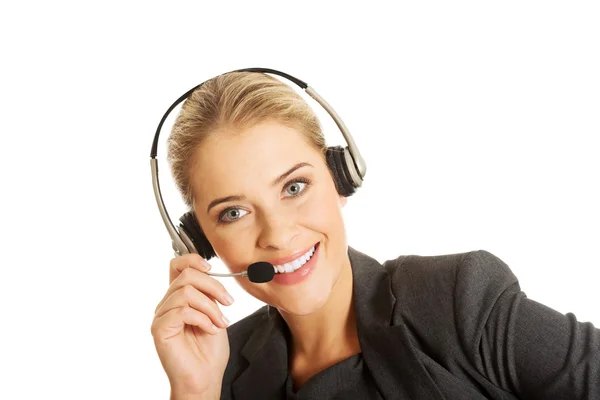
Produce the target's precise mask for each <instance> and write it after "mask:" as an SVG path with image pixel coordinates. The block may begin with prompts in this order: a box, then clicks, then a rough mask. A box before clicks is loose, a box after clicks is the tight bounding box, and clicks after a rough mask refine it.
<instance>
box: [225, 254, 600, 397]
mask: <svg viewBox="0 0 600 400" xmlns="http://www.w3.org/2000/svg"><path fill="white" fill-rule="evenodd" d="M348 254H349V257H350V263H351V265H352V272H353V282H354V293H353V296H354V301H355V310H356V318H357V328H358V338H359V342H360V345H361V350H362V355H363V360H364V363H365V366H366V367H367V368H368V370H369V372H370V373H371V375H372V376H373V378H374V380H375V383H376V385H377V387H378V389H379V391H380V393H381V395H382V397H383V398H385V399H435V400H442V399H448V400H459V399H460V400H466V399H544V400H551V399H596V400H600V330H599V329H596V328H595V327H594V325H592V323H590V322H586V323H583V322H578V321H577V320H576V318H575V316H574V315H573V314H572V313H568V314H566V315H563V314H561V313H559V312H557V311H555V310H553V309H551V308H548V307H546V306H544V305H542V304H540V303H537V302H535V301H533V300H530V299H528V298H527V297H526V295H525V293H524V292H522V291H521V289H520V287H519V283H518V280H517V278H516V277H515V275H514V274H513V273H512V272H511V270H510V268H509V267H508V266H507V265H506V264H505V263H504V262H503V261H502V260H500V259H499V258H498V257H496V256H494V255H493V254H491V253H489V252H487V251H485V250H478V251H471V252H468V253H459V254H449V255H440V256H417V255H408V256H400V257H398V258H397V259H395V260H388V261H385V262H384V263H383V265H382V264H380V263H379V262H378V261H376V260H375V259H373V258H371V257H369V256H367V255H365V254H362V253H360V252H358V251H356V250H354V249H353V248H351V247H349V248H348ZM284 324H285V321H283V319H282V318H281V316H280V314H279V312H278V311H277V310H276V309H274V308H272V307H270V306H268V305H267V306H264V307H262V308H260V309H259V310H257V311H256V312H254V313H253V314H252V315H249V316H248V317H246V318H244V319H242V320H240V321H238V322H236V323H235V324H232V325H231V326H230V327H229V328H228V334H229V342H230V347H231V353H230V354H231V355H230V359H229V363H228V365H227V368H226V370H225V375H224V377H223V386H222V394H221V398H222V399H236V400H239V399H252V400H254V399H261V400H268V399H283V398H284V393H285V387H284V384H285V381H286V378H287V373H288V368H287V362H288V359H287V358H288V357H287V344H286V340H285V336H284V328H285V325H284Z"/></svg>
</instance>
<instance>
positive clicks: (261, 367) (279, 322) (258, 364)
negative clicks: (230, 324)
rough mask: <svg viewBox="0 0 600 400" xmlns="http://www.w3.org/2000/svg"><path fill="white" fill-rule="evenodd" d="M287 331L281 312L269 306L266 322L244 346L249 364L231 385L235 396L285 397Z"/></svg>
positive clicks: (250, 397)
mask: <svg viewBox="0 0 600 400" xmlns="http://www.w3.org/2000/svg"><path fill="white" fill-rule="evenodd" d="M287 331H288V328H287V326H286V325H285V321H284V320H283V318H282V317H281V315H280V314H279V312H278V311H277V310H276V309H275V308H273V307H271V306H267V314H266V316H265V319H264V321H263V322H262V323H261V324H260V325H259V326H258V327H257V329H256V330H255V331H254V332H253V333H252V335H251V336H250V338H249V339H248V341H247V342H246V344H245V345H244V347H243V348H242V355H243V356H244V358H245V359H246V360H247V361H248V367H247V368H246V369H245V370H244V372H242V374H241V375H240V376H239V377H238V378H237V379H236V380H235V381H234V382H233V383H232V385H231V388H232V392H233V398H234V399H282V398H285V382H286V379H287V371H288V355H287V342H286V337H285V335H286V334H287Z"/></svg>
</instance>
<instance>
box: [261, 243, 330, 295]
mask: <svg viewBox="0 0 600 400" xmlns="http://www.w3.org/2000/svg"><path fill="white" fill-rule="evenodd" d="M320 248H321V242H319V243H317V244H316V245H314V246H313V247H311V248H310V249H309V250H308V251H307V252H306V253H304V254H303V255H301V256H300V257H298V258H296V259H295V260H293V261H291V262H288V263H285V264H283V265H274V266H273V268H274V269H275V270H276V273H275V276H274V277H273V282H275V283H278V284H282V285H293V284H296V283H299V282H302V281H303V280H304V279H306V278H307V277H308V275H310V273H311V272H312V271H313V270H314V268H315V266H316V264H317V261H318V259H319V253H320V251H319V250H320Z"/></svg>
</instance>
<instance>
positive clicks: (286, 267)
mask: <svg viewBox="0 0 600 400" xmlns="http://www.w3.org/2000/svg"><path fill="white" fill-rule="evenodd" d="M314 252H315V246H313V247H311V248H310V250H308V251H307V252H306V254H304V255H302V256H300V257H298V258H296V259H295V260H294V261H292V262H289V263H286V264H283V265H273V268H274V269H275V273H280V274H282V273H286V272H287V273H290V272H294V271H295V270H297V269H298V268H300V267H301V266H303V265H304V264H306V263H307V262H308V260H310V258H311V257H312V255H313V253H314Z"/></svg>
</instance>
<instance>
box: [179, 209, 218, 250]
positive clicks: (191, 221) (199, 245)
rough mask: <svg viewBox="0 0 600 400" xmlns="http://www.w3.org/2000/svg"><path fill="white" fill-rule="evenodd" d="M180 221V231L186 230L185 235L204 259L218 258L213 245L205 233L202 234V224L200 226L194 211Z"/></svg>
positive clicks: (184, 215) (186, 214)
mask: <svg viewBox="0 0 600 400" xmlns="http://www.w3.org/2000/svg"><path fill="white" fill-rule="evenodd" d="M179 221H181V224H180V225H179V229H183V230H185V233H186V234H187V235H188V236H189V238H190V239H191V240H192V243H193V244H194V247H195V248H196V251H197V252H198V254H200V256H201V257H202V258H204V259H205V260H209V259H211V258H212V257H215V256H216V254H215V251H214V249H213V247H212V245H211V244H210V243H209V241H208V239H207V238H206V236H205V235H204V232H202V228H201V227H200V224H198V220H197V219H196V215H195V214H194V211H188V212H186V213H185V214H183V215H182V216H181V218H179Z"/></svg>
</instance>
